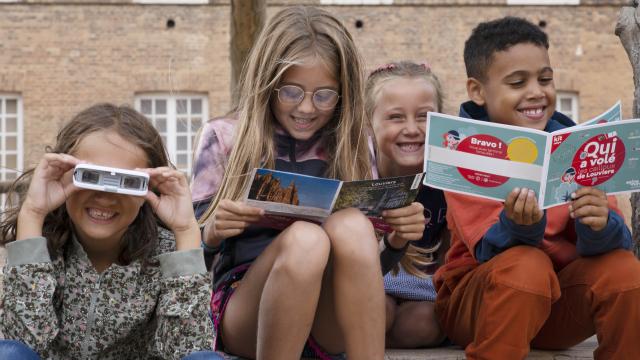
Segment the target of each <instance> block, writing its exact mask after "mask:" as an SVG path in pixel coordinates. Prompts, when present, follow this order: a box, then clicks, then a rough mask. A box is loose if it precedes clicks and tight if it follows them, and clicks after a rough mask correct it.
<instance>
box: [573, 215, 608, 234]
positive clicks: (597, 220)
mask: <svg viewBox="0 0 640 360" xmlns="http://www.w3.org/2000/svg"><path fill="white" fill-rule="evenodd" d="M607 220H608V217H602V216H587V217H582V218H579V219H578V221H580V222H581V223H582V224H584V225H587V226H589V227H590V228H591V229H592V230H593V231H600V230H602V229H604V228H605V227H606V226H607Z"/></svg>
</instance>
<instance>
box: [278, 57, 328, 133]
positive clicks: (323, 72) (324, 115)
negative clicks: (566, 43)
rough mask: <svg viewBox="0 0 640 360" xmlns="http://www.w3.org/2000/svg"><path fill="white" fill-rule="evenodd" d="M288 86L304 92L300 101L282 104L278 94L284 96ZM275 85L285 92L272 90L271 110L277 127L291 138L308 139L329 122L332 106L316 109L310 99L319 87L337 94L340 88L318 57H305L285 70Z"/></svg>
mask: <svg viewBox="0 0 640 360" xmlns="http://www.w3.org/2000/svg"><path fill="white" fill-rule="evenodd" d="M287 85H288V86H295V87H297V88H299V89H302V90H303V91H305V94H304V97H303V98H302V100H301V102H300V103H299V104H289V103H283V102H282V101H280V100H279V97H278V96H284V97H286V92H285V90H284V89H286V88H287ZM278 86H279V88H278V89H279V91H282V92H284V94H278V93H274V96H273V97H272V100H271V109H272V111H273V115H274V117H275V118H276V120H277V121H278V123H279V124H280V126H282V127H283V128H284V129H285V130H286V131H287V132H288V133H289V135H291V136H292V137H293V138H295V139H297V140H307V139H309V138H311V137H312V136H313V134H315V133H316V132H317V131H318V130H320V129H322V128H323V127H324V126H325V125H326V124H327V123H329V121H331V118H332V117H333V113H334V108H333V107H332V108H331V109H319V108H318V107H317V106H316V105H315V103H314V100H313V98H314V94H315V92H316V91H318V90H322V89H330V90H333V91H335V93H336V94H337V92H338V90H339V83H338V81H337V80H336V79H335V77H334V76H333V74H332V73H331V71H329V69H328V68H327V67H326V66H325V64H324V63H323V62H322V61H321V60H319V59H316V58H314V57H307V58H305V59H304V60H303V62H302V64H300V65H293V66H292V67H290V68H289V69H288V70H287V71H285V73H284V75H283V76H282V79H281V80H280V84H279V85H278ZM283 87H284V88H283Z"/></svg>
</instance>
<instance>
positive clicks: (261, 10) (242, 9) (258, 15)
mask: <svg viewBox="0 0 640 360" xmlns="http://www.w3.org/2000/svg"><path fill="white" fill-rule="evenodd" d="M266 16H267V6H266V0H231V49H230V53H231V103H232V104H233V107H234V108H235V105H237V99H238V96H237V84H238V80H239V79H240V75H241V73H242V67H243V66H244V63H245V60H246V58H247V55H248V54H249V51H250V50H251V46H252V45H253V43H254V41H255V39H256V38H257V37H258V34H259V33H260V30H261V29H262V26H263V25H264V22H265V18H266Z"/></svg>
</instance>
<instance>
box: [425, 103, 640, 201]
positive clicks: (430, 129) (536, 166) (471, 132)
mask: <svg viewBox="0 0 640 360" xmlns="http://www.w3.org/2000/svg"><path fill="white" fill-rule="evenodd" d="M620 114H621V112H620V103H619V102H618V103H617V104H616V105H614V106H613V107H612V108H610V109H609V110H607V111H606V112H605V113H603V114H601V115H599V116H598V117H596V118H594V119H593V120H590V121H588V122H587V123H586V124H581V125H579V126H574V127H569V128H565V129H561V130H558V131H554V132H552V133H547V132H544V131H539V130H534V129H529V128H523V127H517V126H510V125H503V124H497V123H491V122H485V121H477V120H471V119H466V118H461V117H457V116H450V115H445V114H439V113H429V116H428V119H427V131H426V139H425V156H424V159H425V160H424V170H425V177H424V184H425V185H429V186H431V187H434V188H438V189H443V190H447V191H452V192H457V193H463V194H468V195H475V196H480V197H484V198H489V199H494V200H500V201H502V200H504V199H506V197H507V195H508V194H509V192H511V190H512V189H514V188H516V187H518V188H523V187H526V188H528V189H532V190H534V191H535V193H536V195H537V196H538V204H539V206H540V208H543V209H546V208H549V207H552V206H556V205H560V204H564V203H566V202H568V201H569V200H570V195H571V193H572V192H574V191H575V190H576V189H577V188H578V187H580V186H594V187H597V188H599V189H602V190H603V191H605V192H606V193H607V194H616V193H622V192H635V191H640V165H639V163H640V119H634V120H620V117H621V115H620Z"/></svg>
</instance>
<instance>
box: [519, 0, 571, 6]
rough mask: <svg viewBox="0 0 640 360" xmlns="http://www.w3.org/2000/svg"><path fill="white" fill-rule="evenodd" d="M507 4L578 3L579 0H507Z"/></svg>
mask: <svg viewBox="0 0 640 360" xmlns="http://www.w3.org/2000/svg"><path fill="white" fill-rule="evenodd" d="M507 5H580V0H507Z"/></svg>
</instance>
